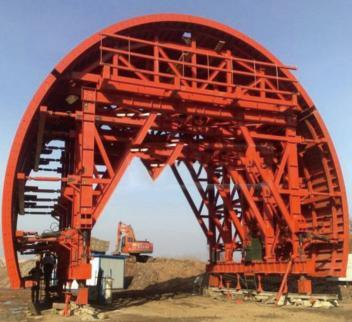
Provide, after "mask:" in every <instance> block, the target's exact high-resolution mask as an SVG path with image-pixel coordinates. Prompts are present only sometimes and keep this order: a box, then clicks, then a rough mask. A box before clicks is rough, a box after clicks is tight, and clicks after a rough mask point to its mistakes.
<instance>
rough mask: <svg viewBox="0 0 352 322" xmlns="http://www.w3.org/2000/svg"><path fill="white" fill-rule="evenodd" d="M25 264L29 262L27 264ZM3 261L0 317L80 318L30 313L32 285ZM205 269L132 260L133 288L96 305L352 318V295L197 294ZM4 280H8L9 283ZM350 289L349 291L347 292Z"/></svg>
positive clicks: (149, 321) (271, 317)
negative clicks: (329, 302)
mask: <svg viewBox="0 0 352 322" xmlns="http://www.w3.org/2000/svg"><path fill="white" fill-rule="evenodd" d="M23 265H24V266H25V267H26V269H28V267H30V264H28V263H25V264H23ZM4 269H5V268H4V267H3V266H2V267H0V278H1V280H0V285H1V286H0V287H1V288H0V321H1V322H2V321H22V322H26V321H28V322H30V321H37V320H39V321H45V322H46V321H53V322H59V321H63V320H66V321H81V320H80V318H79V317H76V316H72V317H68V318H63V317H61V316H59V315H56V314H55V315H54V314H53V310H52V309H51V308H50V307H42V309H43V310H42V315H41V316H39V317H28V316H27V308H28V301H29V297H30V293H29V291H28V290H10V289H8V288H5V287H6V285H7V284H6V273H5V272H4ZM203 270H204V263H202V262H199V261H195V260H175V259H156V260H154V261H151V262H148V263H130V262H129V263H127V265H126V273H127V274H126V275H127V279H126V281H127V282H128V288H127V289H126V290H124V291H121V292H118V293H115V294H114V300H113V303H112V304H111V305H108V306H104V307H101V306H96V307H97V308H98V309H102V311H103V312H105V313H106V317H107V319H106V321H122V322H130V321H132V322H133V321H136V322H139V321H146V322H164V321H174V322H179V321H180V322H181V321H183V322H197V321H236V322H242V321H243V322H244V321H246V322H247V321H258V322H264V321H294V322H297V321H309V322H324V321H329V322H331V321H352V300H351V298H350V297H348V298H347V299H345V300H343V301H340V306H339V307H336V308H331V309H323V308H302V307H294V306H285V307H277V306H275V305H269V304H259V303H256V302H246V301H243V300H230V299H226V298H221V299H214V298H211V297H208V296H199V295H192V293H193V291H194V289H193V281H194V279H195V277H196V276H198V275H199V274H201V273H202V271H203ZM4 285H5V286H4ZM346 293H348V292H346Z"/></svg>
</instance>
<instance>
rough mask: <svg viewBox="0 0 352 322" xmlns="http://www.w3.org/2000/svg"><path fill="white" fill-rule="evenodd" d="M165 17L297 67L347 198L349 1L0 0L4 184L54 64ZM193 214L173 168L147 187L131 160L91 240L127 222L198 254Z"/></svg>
mask: <svg viewBox="0 0 352 322" xmlns="http://www.w3.org/2000/svg"><path fill="white" fill-rule="evenodd" d="M162 12H175V13H186V14H192V15H198V16H203V17H206V18H211V19H214V20H218V21H220V22H222V23H224V24H227V25H229V26H231V27H233V28H235V29H238V30H239V31H241V32H243V33H245V34H247V35H248V36H250V37H252V38H254V39H255V40H257V41H258V42H259V43H261V44H262V45H264V46H265V47H266V48H267V49H269V50H270V51H271V52H272V53H274V54H275V55H276V56H277V57H279V58H280V60H281V61H283V62H284V63H285V64H288V65H295V66H297V67H298V71H297V72H295V74H296V76H297V77H298V78H299V80H300V81H301V83H302V84H303V86H304V87H305V88H306V90H307V91H308V93H309V94H310V96H311V97H312V98H313V100H314V102H315V103H316V105H317V107H318V109H319V111H320V113H321V114H322V117H323V119H324V120H325V122H326V125H327V127H328V129H329V131H330V134H331V136H332V138H333V141H334V142H335V147H336V150H337V152H338V155H339V158H340V162H341V165H342V168H343V172H344V175H345V182H346V186H347V191H348V195H351V193H352V162H351V156H352V139H351V136H352V113H351V109H352V104H351V102H352V58H351V52H352V37H351V34H352V19H351V17H350V15H351V12H352V1H348V0H345V1H344V0H336V1H328V0H309V1H306V0H295V1H288V0H286V1H282V0H267V1H262V0H256V1H254V0H252V1H250V0H237V1H236V0H221V1H212V0H203V1H201V0H149V1H146V0H145V1H141V0H129V1H117V0H115V1H108V0H106V1H97V0H95V1H91V0H82V1H73V0H71V1H69V0H60V1H59V0H55V1H54V0H50V1H44V0H36V1H33V0H32V1H28V0H22V1H5V0H0V75H1V76H0V111H1V116H0V140H1V144H0V180H1V182H3V175H4V171H5V167H6V162H7V156H8V152H9V148H10V144H11V141H12V138H13V136H14V134H15V131H16V128H17V125H18V122H19V120H20V118H21V116H22V114H23V112H24V110H25V108H26V106H27V104H28V102H29V101H30V99H31V97H32V95H33V94H34V92H35V91H36V89H37V88H38V86H39V84H40V83H41V81H42V80H43V79H44V77H45V76H46V75H47V73H48V72H49V71H50V70H51V69H52V68H53V66H54V65H55V64H56V63H57V62H58V61H59V60H60V59H61V58H62V57H63V56H64V55H66V53H67V52H68V51H69V50H71V49H72V48H73V47H75V46H76V45H77V44H78V43H79V42H81V41H82V40H83V39H85V38H86V37H88V36H90V35H91V34H93V33H95V32H96V31H98V30H100V29H102V28H104V27H106V26H108V25H111V24H114V23H116V22H118V21H120V20H122V19H127V18H131V17H134V16H140V15H145V14H151V13H162ZM1 191H2V186H1ZM1 191H0V192H1ZM192 216H193V215H192V213H191V211H190V209H189V208H188V206H187V205H186V203H185V200H184V198H183V195H182V194H181V192H180V191H179V188H178V187H177V185H176V182H175V180H174V179H173V178H172V177H171V175H170V172H169V171H165V173H163V175H162V176H161V178H160V179H159V182H158V183H156V184H153V183H152V182H151V180H150V179H149V178H148V176H147V174H146V173H145V171H144V169H143V168H141V167H140V165H139V162H134V163H133V165H132V167H131V168H130V170H129V172H128V173H127V174H126V176H125V177H124V179H123V182H122V184H121V185H120V186H119V188H118V189H117V191H116V192H115V194H114V196H113V198H112V200H111V202H110V203H109V205H108V206H107V208H106V210H105V213H104V215H103V217H102V218H101V220H100V221H99V223H98V224H97V226H96V228H95V235H97V236H98V237H104V238H108V239H110V240H114V239H115V227H116V224H117V222H118V221H119V220H124V221H126V222H129V223H131V224H132V225H133V226H134V227H135V229H136V233H137V237H140V238H149V239H151V240H153V241H154V243H155V248H156V253H157V254H158V255H163V256H174V255H176V256H198V257H199V256H202V257H204V256H205V254H206V244H205V240H204V238H203V236H202V232H201V230H200V228H199V227H198V225H197V224H196V222H195V220H194V218H193V217H192ZM35 220H36V221H37V223H38V226H41V223H40V220H39V219H35ZM26 225H28V228H32V229H33V225H32V226H29V224H28V223H24V226H26ZM0 250H1V249H0ZM0 254H1V253H0Z"/></svg>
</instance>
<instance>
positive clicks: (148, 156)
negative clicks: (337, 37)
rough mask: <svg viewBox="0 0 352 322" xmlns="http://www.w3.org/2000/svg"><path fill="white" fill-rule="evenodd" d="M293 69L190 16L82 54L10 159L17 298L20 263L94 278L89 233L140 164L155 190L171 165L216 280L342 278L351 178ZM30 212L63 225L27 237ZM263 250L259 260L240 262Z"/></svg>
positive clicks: (39, 104) (42, 98) (11, 261)
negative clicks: (49, 264)
mask: <svg viewBox="0 0 352 322" xmlns="http://www.w3.org/2000/svg"><path fill="white" fill-rule="evenodd" d="M290 69H293V68H292V67H289V66H285V65H283V64H282V63H281V62H280V61H279V60H278V59H277V58H275V57H274V56H273V55H272V54H271V53H269V52H268V51H267V50H266V49H264V48H263V47H261V46H260V45H258V44H257V43H256V42H255V41H253V40H252V39H250V38H248V37H247V36H245V35H243V34H241V33H239V32H238V31H235V30H233V29H231V28H229V27H227V26H224V25H222V24H219V23H217V22H214V21H210V20H206V19H202V18H197V17H192V16H185V15H170V14H165V15H163V14H162V15H152V16H145V17H141V18H135V19H131V20H127V21H124V22H121V23H118V24H116V25H113V26H111V27H109V28H107V29H105V30H103V31H102V32H100V33H98V34H95V35H93V36H92V37H90V38H88V39H87V40H86V41H84V42H83V43H82V44H80V45H79V46H78V47H76V48H75V49H74V50H73V51H72V52H71V53H69V54H68V55H67V56H66V57H65V58H64V59H63V60H62V61H61V62H60V63H59V64H58V65H57V66H56V67H55V68H54V70H53V71H52V72H51V73H50V74H49V75H48V77H47V78H46V79H45V81H44V82H43V84H42V85H41V86H40V88H39V89H38V91H37V93H36V94H35V96H34V98H33V99H32V101H31V103H30V104H29V106H28V108H27V110H26V112H25V114H24V116H23V119H22V121H21V123H20V126H19V128H18V130H17V133H16V136H15V139H14V142H13V145H12V149H11V152H10V157H9V162H8V166H7V171H6V178H5V183H4V192H3V210H2V220H3V221H2V226H3V241H4V250H5V256H6V263H7V268H8V272H9V277H10V281H11V285H12V287H20V286H21V285H23V280H22V279H21V276H20V272H19V268H18V259H17V252H22V253H33V252H34V253H38V252H41V251H43V250H47V249H49V250H52V251H55V252H56V253H57V254H58V255H59V267H58V277H59V280H60V282H61V284H62V283H64V282H65V281H70V280H73V279H77V280H80V281H84V280H85V279H87V278H89V277H90V265H89V256H90V251H89V241H90V231H91V229H92V228H93V226H94V223H95V222H96V221H97V220H98V218H99V216H100V214H101V212H102V210H103V208H104V206H105V204H106V203H107V201H108V199H109V197H110V196H111V193H112V192H113V190H114V189H115V187H116V186H117V185H118V183H119V181H120V179H121V177H122V175H123V174H124V172H125V171H126V169H127V168H128V165H129V164H130V162H131V160H132V159H133V158H136V157H137V158H140V159H141V160H142V162H143V163H144V165H145V167H146V168H147V170H148V172H149V173H150V175H151V176H152V178H153V179H156V178H157V177H158V176H159V175H160V173H161V172H162V170H163V169H164V167H165V166H167V165H170V166H171V167H172V171H173V173H174V174H175V177H176V179H177V181H178V182H179V184H180V186H181V189H182V191H183V192H184V194H185V196H186V199H187V200H188V202H189V204H190V206H191V208H192V210H193V212H194V214H195V216H196V219H197V221H198V222H199V224H200V226H201V228H202V230H203V232H204V234H205V236H206V238H207V240H208V244H209V254H210V255H209V256H210V260H209V264H208V266H207V270H208V271H209V272H210V273H218V274H221V273H233V274H239V273H246V274H251V273H252V274H254V273H256V274H284V273H286V275H285V276H287V272H288V271H289V273H290V274H305V275H306V276H309V277H326V276H343V275H344V274H345V269H346V262H347V254H348V242H347V241H348V229H349V223H348V211H347V201H346V195H345V187H344V183H343V178H342V173H341V170H340V166H339V163H338V159H337V156H336V153H335V150H334V146H333V144H332V142H331V139H330V136H329V134H328V131H327V130H326V128H325V125H324V123H323V121H322V119H321V117H320V115H319V113H318V111H317V110H316V108H315V106H314V104H313V102H312V101H311V99H310V98H309V96H308V95H307V93H306V92H305V91H304V89H303V88H302V87H301V85H300V84H299V83H298V81H297V80H296V79H295V77H294V76H293V75H292V73H291V72H290ZM54 162H55V163H54ZM54 164H55V165H54ZM180 166H181V167H183V171H180V170H179V169H178V168H179V167H180ZM36 171H39V172H38V173H36ZM187 172H188V173H189V175H190V178H192V180H193V182H194V184H195V186H196V188H197V189H196V191H197V193H199V195H198V196H195V195H194V192H193V193H191V192H190V190H189V189H188V187H187V186H186V185H185V184H184V179H183V176H184V175H185V174H186V173H187ZM53 173H54V174H53ZM49 174H51V175H49ZM199 200H200V204H199V205H198V202H199ZM31 214H32V215H33V214H37V215H38V214H42V215H47V216H52V217H53V218H55V220H57V221H58V225H59V232H57V233H53V234H49V235H40V234H36V233H35V232H24V231H18V230H17V219H18V216H19V215H26V216H28V215H31ZM254 239H255V240H257V241H258V240H259V243H260V245H261V251H262V257H261V258H260V260H252V261H251V260H249V261H248V259H246V260H245V259H244V256H242V257H241V256H240V257H239V258H237V257H236V255H234V254H236V253H238V254H242V255H243V254H244V250H246V249H248V246H250V245H251V244H252V241H253V240H254Z"/></svg>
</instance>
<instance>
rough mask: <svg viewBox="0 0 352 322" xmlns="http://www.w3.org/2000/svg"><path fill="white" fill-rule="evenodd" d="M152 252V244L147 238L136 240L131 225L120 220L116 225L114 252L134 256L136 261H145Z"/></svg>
mask: <svg viewBox="0 0 352 322" xmlns="http://www.w3.org/2000/svg"><path fill="white" fill-rule="evenodd" d="M152 252H153V244H152V243H151V242H149V241H147V240H144V241H138V240H136V236H135V234H134V231H133V228H132V226H131V225H126V224H124V223H122V222H121V221H120V222H119V224H118V227H117V241H116V249H115V252H114V254H118V255H128V256H131V257H135V258H136V260H137V262H146V261H147V260H148V259H149V258H150V257H149V256H148V255H145V254H151V253H152Z"/></svg>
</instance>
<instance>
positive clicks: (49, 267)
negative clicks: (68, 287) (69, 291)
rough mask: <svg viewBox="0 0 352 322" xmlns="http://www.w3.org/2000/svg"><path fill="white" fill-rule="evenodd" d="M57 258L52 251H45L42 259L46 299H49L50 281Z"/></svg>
mask: <svg viewBox="0 0 352 322" xmlns="http://www.w3.org/2000/svg"><path fill="white" fill-rule="evenodd" d="M55 263H56V261H55V258H54V256H53V255H52V254H50V253H45V255H44V257H43V259H42V265H43V270H44V283H45V299H46V300H48V299H49V290H50V282H51V278H52V273H53V270H54V267H55Z"/></svg>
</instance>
